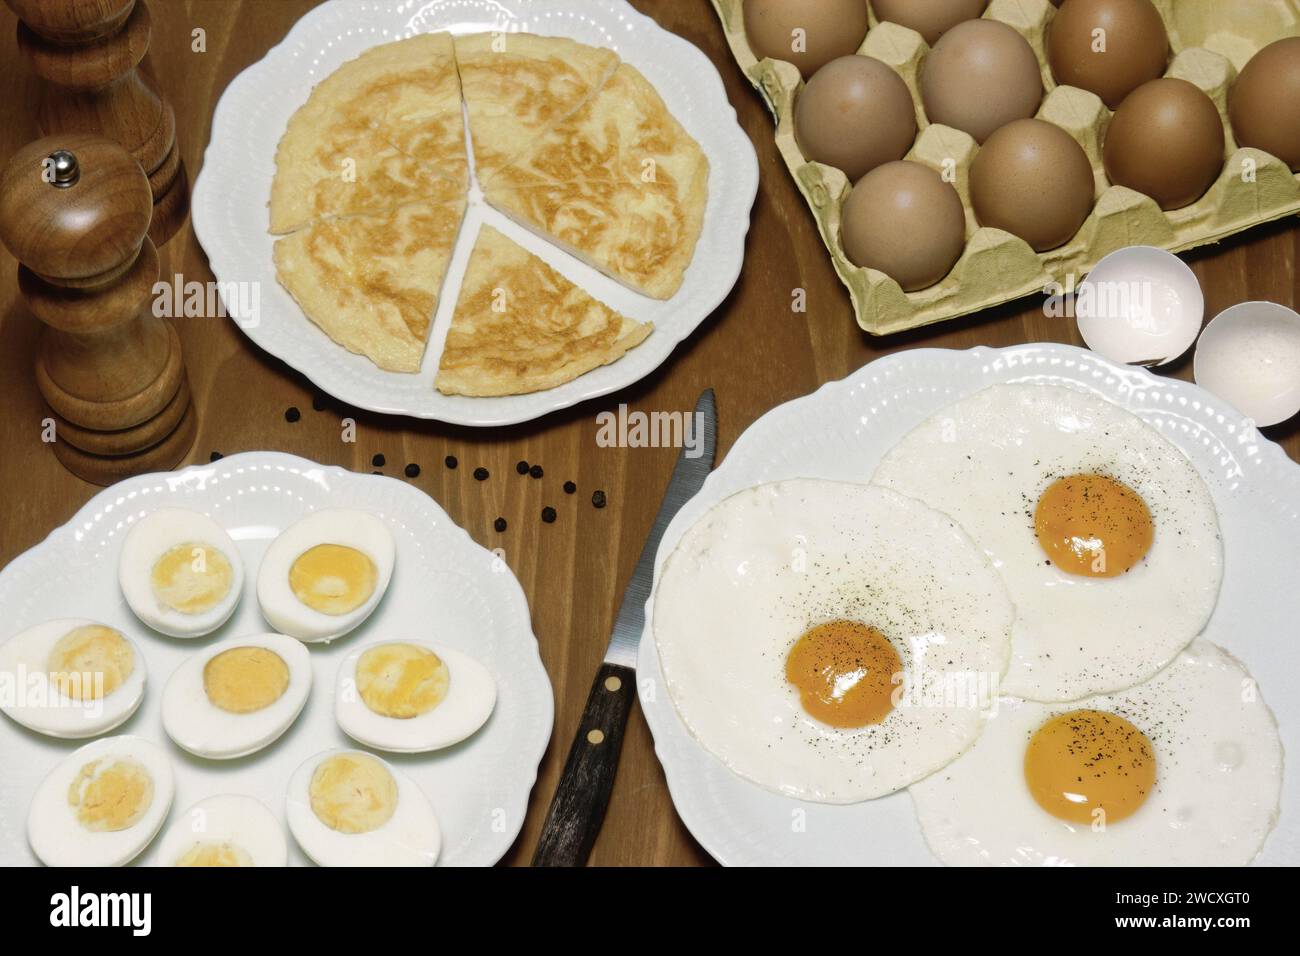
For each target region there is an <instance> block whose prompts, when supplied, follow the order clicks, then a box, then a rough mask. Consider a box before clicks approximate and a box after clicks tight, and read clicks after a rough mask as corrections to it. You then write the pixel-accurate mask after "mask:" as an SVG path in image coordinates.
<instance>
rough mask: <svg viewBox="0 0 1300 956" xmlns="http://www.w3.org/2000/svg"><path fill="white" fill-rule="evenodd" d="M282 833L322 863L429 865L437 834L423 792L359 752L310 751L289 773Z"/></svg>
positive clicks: (438, 840)
mask: <svg viewBox="0 0 1300 956" xmlns="http://www.w3.org/2000/svg"><path fill="white" fill-rule="evenodd" d="M286 807H287V816H288V821H289V830H290V832H292V833H293V837H294V839H295V840H297V841H298V845H299V846H301V847H302V849H303V852H304V853H306V854H307V855H308V856H309V857H311V858H312V859H313V860H315V861H316V862H317V863H319V864H320V865H321V866H432V865H433V864H434V862H435V861H436V860H437V859H438V851H439V850H440V849H441V848H442V831H441V829H440V828H439V826H438V818H437V816H435V814H434V812H433V806H432V804H430V803H429V798H428V797H426V796H425V795H424V793H423V791H421V790H420V788H419V787H418V786H417V785H416V784H415V782H414V781H413V780H412V779H411V778H410V777H408V776H407V775H406V774H404V773H402V772H401V771H400V770H397V769H395V768H393V767H392V766H391V765H389V764H388V763H386V762H384V761H383V760H380V759H379V758H378V757H376V756H374V755H372V754H368V753H365V752H363V751H360V750H330V751H326V752H325V753H321V754H317V755H316V756H314V757H312V758H311V759H310V760H308V761H307V762H306V763H304V764H302V766H300V767H299V768H298V769H297V770H295V771H294V774H293V777H292V778H291V779H290V781H289V794H288V799H287V803H286Z"/></svg>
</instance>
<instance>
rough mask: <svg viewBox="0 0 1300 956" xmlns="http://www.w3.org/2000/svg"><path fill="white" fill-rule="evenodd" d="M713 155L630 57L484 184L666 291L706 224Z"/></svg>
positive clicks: (603, 262)
mask: <svg viewBox="0 0 1300 956" xmlns="http://www.w3.org/2000/svg"><path fill="white" fill-rule="evenodd" d="M708 180H709V161H708V159H707V158H706V157H705V155H704V152H703V150H701V149H700V146H699V144H698V143H697V142H696V141H695V140H694V139H692V138H691V136H690V134H688V133H687V132H686V130H685V129H683V128H682V126H681V124H680V123H678V122H677V120H676V119H675V118H674V117H673V115H672V114H671V113H670V112H669V111H668V108H667V107H666V106H665V105H664V102H663V100H662V99H661V98H660V96H659V94H658V92H657V91H656V90H655V88H654V87H653V86H652V85H651V84H650V83H649V81H647V80H646V78H645V77H644V76H642V75H641V73H640V72H639V71H638V70H636V69H635V68H634V67H631V66H629V65H628V64H626V63H624V64H622V65H621V66H619V67H618V69H617V70H616V71H615V72H614V75H613V76H612V77H611V78H610V79H609V81H608V82H607V83H606V84H605V85H604V86H603V87H602V88H601V89H600V91H599V92H598V93H596V95H595V96H593V97H592V98H591V99H590V100H588V101H587V102H586V103H585V104H583V105H582V106H581V107H579V109H578V110H577V111H576V112H574V113H573V114H572V115H571V116H569V117H568V118H567V119H564V120H561V121H560V122H559V123H557V124H556V125H555V126H554V127H552V128H551V129H550V130H549V131H548V132H546V133H544V134H543V135H542V136H541V137H539V138H538V140H537V141H536V142H535V143H534V144H533V145H532V146H531V147H530V148H529V149H527V150H526V151H525V152H524V153H523V154H522V155H520V156H519V157H517V158H516V159H515V160H514V161H513V162H512V163H511V164H510V165H509V166H507V167H505V168H503V169H501V170H500V171H499V172H498V173H497V174H496V175H495V176H493V177H492V178H491V179H490V180H488V181H487V183H486V184H485V186H484V192H485V195H486V197H487V200H488V201H489V202H490V203H492V204H493V205H494V206H496V207H497V208H498V209H500V210H501V211H502V212H504V213H505V214H506V215H508V216H510V217H512V218H513V219H515V220H516V221H518V222H520V223H521V224H523V225H524V226H526V227H528V228H530V229H532V230H533V231H535V232H537V233H539V234H541V235H542V236H543V237H544V238H546V239H548V240H550V241H552V242H555V243H557V244H559V245H560V246H561V247H563V248H564V249H566V250H568V251H569V252H571V253H573V254H574V255H576V256H578V257H579V258H581V259H583V260H585V261H586V262H588V263H590V264H591V265H593V266H595V267H596V268H598V269H600V270H601V271H603V272H605V273H607V274H608V275H610V276H613V277H614V278H615V279H618V280H619V281H621V282H623V283H625V284H626V285H628V286H630V287H632V288H633V289H636V290H637V291H639V292H642V293H644V294H646V295H649V296H653V297H655V298H658V299H667V298H670V297H671V296H672V295H673V294H674V293H675V292H676V291H677V290H678V289H679V288H680V287H681V284H682V280H683V278H684V276H685V272H686V268H687V266H689V265H690V263H691V259H692V258H693V257H694V255H695V245H696V242H697V241H698V239H699V236H700V230H701V228H702V226H703V222H704V207H705V205H706V203H707V201H708Z"/></svg>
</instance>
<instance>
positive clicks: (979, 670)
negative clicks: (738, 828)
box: [653, 479, 1014, 803]
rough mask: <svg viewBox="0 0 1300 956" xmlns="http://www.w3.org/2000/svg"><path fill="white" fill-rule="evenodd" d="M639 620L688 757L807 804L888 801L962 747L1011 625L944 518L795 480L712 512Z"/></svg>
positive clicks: (992, 685) (988, 580)
mask: <svg viewBox="0 0 1300 956" xmlns="http://www.w3.org/2000/svg"><path fill="white" fill-rule="evenodd" d="M653 611H654V613H653V621H654V626H653V632H654V639H655V644H656V646H657V648H658V651H659V659H660V662H661V664H662V666H663V673H664V680H665V683H666V685H667V689H668V693H669V696H670V697H671V698H672V701H673V704H674V706H675V707H676V709H677V713H678V714H679V715H680V716H681V718H682V721H683V722H684V723H685V724H686V726H687V727H688V728H689V729H690V731H691V733H692V734H694V735H695V737H696V739H698V740H699V741H700V743H701V744H702V745H703V746H704V747H705V749H707V750H708V751H709V752H710V753H712V754H713V755H714V756H715V757H717V758H718V759H719V760H721V761H722V763H723V764H725V765H726V766H727V767H729V768H730V769H731V770H732V771H734V772H735V773H737V774H740V775H741V776H742V777H745V778H747V779H749V780H751V781H753V782H754V783H757V784H759V785H760V786H763V787H766V788H767V789H769V790H773V791H776V792H778V793H782V794H786V795H788V796H791V797H795V798H798V799H801V800H812V801H817V802H821V803H852V802H856V801H860V800H866V799H870V798H872V797H878V796H881V795H883V794H887V793H891V792H893V791H895V790H898V789H900V788H901V787H905V786H907V785H908V784H909V783H912V782H913V781H915V780H919V779H920V778H922V777H924V776H925V775H926V774H928V773H931V772H933V771H934V770H936V769H938V768H939V767H942V766H943V765H944V764H946V763H948V762H949V761H950V760H952V759H953V758H954V757H956V756H957V755H958V754H960V753H961V752H962V751H963V750H965V749H966V748H967V747H969V746H970V745H971V743H972V742H973V741H974V740H975V738H976V736H977V735H978V734H979V732H980V728H981V726H982V724H983V718H982V709H983V707H984V706H985V705H987V704H988V703H990V702H991V701H992V699H993V697H994V696H995V695H996V693H997V682H998V680H999V678H1000V677H1001V675H1002V672H1003V670H1004V669H1005V668H1006V664H1007V659H1008V655H1009V652H1010V640H1011V622H1012V618H1013V616H1014V609H1013V607H1012V605H1011V601H1010V599H1009V598H1008V597H1007V593H1006V589H1005V587H1004V586H1003V584H1002V581H1001V579H1000V578H999V577H998V574H997V572H996V571H995V570H994V569H993V567H992V565H991V564H990V563H989V561H988V559H987V558H986V557H985V556H984V555H983V554H982V553H981V552H980V550H979V549H978V548H976V547H975V545H974V544H973V543H972V542H971V540H970V539H969V538H968V537H967V536H966V534H965V532H963V531H962V530H961V529H960V528H959V527H958V526H957V525H956V524H954V523H953V522H952V521H951V520H949V519H948V518H947V517H946V516H944V515H942V514H940V513H939V512H937V511H934V510H933V509H931V508H928V507H926V506H925V505H923V504H921V503H920V502H918V501H916V500H914V499H911V498H907V497H905V496H903V495H900V494H897V493H895V492H892V491H888V490H886V489H883V488H873V487H871V486H868V485H858V484H845V483H841V482H833V481H815V480H806V479H799V480H793V481H781V482H776V483H774V484H766V485H760V486H758V487H756V488H750V489H748V490H746V491H742V492H740V493H738V494H735V495H733V496H731V497H730V498H727V499H726V500H725V501H722V502H721V503H719V504H717V505H715V506H714V507H713V508H712V509H711V510H710V511H709V512H708V513H707V514H705V515H704V516H703V517H702V518H700V519H699V520H698V521H697V522H696V523H695V524H694V525H693V526H692V527H691V528H690V529H688V530H687V531H686V533H685V534H684V535H683V536H682V538H681V540H680V541H679V542H678V544H677V547H676V548H675V549H674V550H673V552H672V554H671V555H669V557H668V558H667V560H666V561H665V562H664V565H663V567H662V569H661V570H660V573H659V576H658V581H657V585H656V588H655V593H654V609H653Z"/></svg>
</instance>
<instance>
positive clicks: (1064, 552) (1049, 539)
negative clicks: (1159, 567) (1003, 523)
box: [1034, 475, 1155, 578]
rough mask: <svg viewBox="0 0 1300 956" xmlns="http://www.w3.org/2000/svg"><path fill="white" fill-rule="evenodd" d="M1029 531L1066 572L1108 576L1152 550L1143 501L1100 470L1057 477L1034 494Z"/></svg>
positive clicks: (1118, 571) (1054, 561)
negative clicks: (1032, 514)
mask: <svg viewBox="0 0 1300 956" xmlns="http://www.w3.org/2000/svg"><path fill="white" fill-rule="evenodd" d="M1034 531H1035V533H1036V534H1037V535H1038V543H1039V544H1040V545H1041V546H1042V548H1043V550H1044V551H1045V552H1047V556H1048V558H1050V559H1051V561H1052V563H1053V564H1055V565H1056V566H1057V567H1058V568H1060V569H1061V570H1062V571H1064V572H1066V573H1067V574H1078V575H1083V576H1084V577H1091V578H1113V577H1115V576H1116V575H1120V574H1123V573H1124V572H1125V571H1128V570H1129V569H1130V568H1132V567H1133V566H1134V565H1135V564H1137V563H1138V562H1139V561H1141V560H1142V559H1143V558H1144V557H1146V554H1147V552H1148V551H1150V550H1151V541H1152V538H1153V537H1154V534H1155V532H1154V527H1153V525H1152V521H1151V512H1150V510H1149V509H1148V508H1147V506H1146V502H1144V501H1143V500H1142V498H1141V497H1140V496H1139V495H1138V493H1137V492H1135V491H1134V490H1133V489H1132V488H1130V487H1129V486H1128V485H1125V484H1123V483H1122V482H1118V481H1116V480H1115V479H1114V478H1108V477H1106V476H1105V475H1070V476H1068V477H1065V478H1058V479H1057V480H1056V481H1054V482H1052V484H1051V485H1049V486H1048V488H1047V490H1046V491H1044V492H1043V495H1042V497H1041V498H1039V499H1038V507H1037V508H1036V509H1035V510H1034Z"/></svg>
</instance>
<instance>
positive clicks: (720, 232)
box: [191, 0, 758, 426]
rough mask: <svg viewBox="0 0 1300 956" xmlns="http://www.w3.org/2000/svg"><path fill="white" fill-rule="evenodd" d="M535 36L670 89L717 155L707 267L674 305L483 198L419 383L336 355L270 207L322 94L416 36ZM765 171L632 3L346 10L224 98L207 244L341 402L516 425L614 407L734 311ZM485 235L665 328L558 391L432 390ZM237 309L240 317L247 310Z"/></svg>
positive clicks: (682, 117) (475, 193) (681, 47)
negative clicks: (615, 62) (278, 164)
mask: <svg viewBox="0 0 1300 956" xmlns="http://www.w3.org/2000/svg"><path fill="white" fill-rule="evenodd" d="M499 29H505V30H509V31H530V32H534V33H540V34H544V35H549V36H565V37H571V38H573V39H575V40H578V41H581V42H583V43H588V44H592V45H597V46H604V47H608V48H609V49H612V50H614V51H615V52H616V53H618V54H619V56H621V57H622V58H623V59H624V60H626V61H627V62H628V63H631V64H632V65H633V66H635V67H636V68H637V69H638V70H640V71H641V72H642V73H644V74H645V75H646V77H647V78H648V79H649V80H650V81H651V82H652V83H653V84H654V85H655V87H656V88H657V89H658V90H659V93H660V94H661V95H662V96H663V98H664V101H665V102H666V103H667V105H668V107H669V109H670V110H672V112H673V114H674V115H675V116H676V117H677V119H678V120H679V121H680V122H681V124H682V125H683V126H684V127H685V128H686V130H687V131H688V132H689V133H690V134H691V135H692V136H693V137H695V139H696V140H697V141H698V142H699V144H700V146H701V147H702V148H703V150H704V153H705V155H706V156H708V159H709V166H710V175H709V199H708V205H707V207H706V209H705V213H704V226H703V232H702V233H701V235H700V240H699V244H698V246H697V247H696V250H695V259H694V260H693V262H692V263H691V266H690V268H689V269H688V270H687V273H686V279H685V282H684V283H683V284H682V287H681V289H680V291H678V293H677V294H676V295H674V296H673V297H672V298H671V299H669V300H667V301H663V302H661V301H658V300H655V299H650V298H648V297H646V296H643V295H639V294H637V293H635V292H632V291H631V290H630V289H628V288H626V287H624V286H622V285H620V284H619V283H618V282H615V281H614V280H613V279H610V278H609V277H607V276H605V275H602V274H601V273H600V272H598V271H597V270H595V269H592V268H590V267H589V266H587V265H585V264H583V263H581V262H579V261H578V260H577V259H575V258H573V257H571V256H569V255H568V254H566V253H564V252H562V251H560V250H559V249H558V248H556V247H555V246H552V245H550V244H548V243H546V242H545V241H544V240H541V239H539V238H537V237H536V236H534V235H533V234H532V233H530V232H528V231H527V230H526V229H524V228H523V227H521V226H519V225H517V224H516V223H514V222H513V221H512V220H510V219H508V218H507V217H505V216H503V215H501V214H500V213H498V212H496V210H494V209H491V208H490V207H488V206H487V205H486V204H485V203H484V202H483V199H482V194H481V193H480V192H479V190H478V188H477V186H475V187H474V189H473V190H472V192H471V195H470V211H469V214H468V217H467V219H466V221H465V224H464V225H463V226H462V227H461V235H460V239H459V242H458V245H457V248H456V255H455V256H454V257H453V259H452V262H451V267H450V270H449V272H448V275H447V280H446V283H445V285H444V287H443V294H442V299H441V301H440V302H439V305H438V312H437V315H436V316H435V319H434V325H433V330H432V332H431V333H430V337H429V348H428V351H427V353H426V354H425V357H424V365H423V369H422V371H421V372H420V373H419V374H414V375H405V374H401V373H397V372H385V371H383V370H382V369H379V368H377V367H376V366H375V365H374V364H372V363H371V362H370V361H369V360H367V359H365V358H362V357H361V356H358V355H353V354H351V353H350V352H348V351H347V350H346V349H344V348H342V347H340V346H338V345H335V344H334V343H333V342H332V341H330V339H329V338H328V337H327V336H326V335H325V334H324V333H323V332H321V331H320V330H319V329H318V328H317V327H316V326H315V325H313V324H312V323H311V322H310V321H308V320H307V318H306V317H305V316H304V315H303V314H302V311H301V310H300V309H299V308H298V305H297V304H296V303H295V302H294V300H293V298H292V297H291V296H290V295H289V294H288V293H287V292H286V291H285V290H284V289H283V288H282V287H281V286H280V284H279V283H278V282H277V281H276V278H275V266H274V264H273V263H272V260H271V248H272V245H273V239H274V237H272V236H271V235H270V234H268V232H267V227H268V225H269V222H268V214H267V203H268V202H269V201H270V196H271V180H272V177H273V176H274V174H275V148H276V144H277V143H279V141H280V137H281V135H282V134H283V133H284V129H285V125H286V124H287V123H288V122H289V117H290V116H292V115H293V113H294V111H295V110H297V109H298V107H299V106H301V105H302V104H303V102H305V101H306V99H307V95H308V94H309V93H310V92H311V89H312V87H313V86H314V85H315V84H317V83H319V82H320V81H321V80H322V79H324V78H325V77H326V76H328V75H329V74H330V73H332V72H334V70H335V69H337V68H338V67H339V66H340V65H341V64H343V63H344V62H345V61H347V60H350V59H352V58H353V57H355V56H357V55H359V54H360V53H362V52H364V51H365V50H367V49H369V48H370V47H372V46H375V45H377V44H380V43H385V42H388V41H390V40H395V39H398V38H400V37H403V36H410V35H412V34H416V33H427V32H433V31H437V30H450V31H451V32H452V33H473V32H481V31H486V30H499ZM757 191H758V159H757V157H756V155H755V153H754V147H753V145H752V144H751V143H750V141H749V138H748V137H747V136H746V135H745V133H744V131H743V130H741V128H740V126H739V124H738V123H737V122H736V113H735V110H733V109H732V107H731V104H730V103H729V102H728V100H727V94H726V90H725V89H724V88H723V85H722V78H721V77H720V76H719V75H718V71H717V70H716V69H715V68H714V66H713V64H712V62H710V60H709V58H708V57H706V56H705V55H704V54H703V53H701V52H700V51H699V50H698V49H696V48H695V47H694V46H693V45H691V44H690V43H688V42H687V41H686V40H683V39H682V38H681V37H678V36H676V35H674V34H672V33H669V32H667V31H666V30H663V29H661V28H660V27H659V26H658V25H657V24H656V23H655V22H654V21H653V20H651V19H650V18H649V17H646V16H643V15H641V14H640V13H637V12H636V11H635V10H633V9H632V8H631V7H630V6H628V5H627V4H626V3H624V2H622V0H431V2H426V3H418V2H415V0H407V2H401V3H393V2H387V3H385V2H371V0H366V2H362V0H347V2H345V0H334V2H330V3H324V4H322V5H321V6H319V7H317V8H315V9H314V10H312V11H311V12H310V13H308V14H307V15H306V16H304V17H303V18H302V19H301V20H299V21H298V23H297V24H296V25H295V26H294V28H293V29H292V30H291V31H290V32H289V35H288V36H287V37H286V38H285V40H284V41H283V42H282V43H281V44H280V45H279V46H277V47H275V48H274V49H272V50H271V51H270V52H268V53H267V54H266V56H265V57H263V58H262V60H261V61H260V62H258V63H255V64H254V65H252V66H250V67H249V68H248V69H246V70H245V71H244V72H243V73H241V74H239V76H237V77H236V78H235V79H234V80H233V81H232V82H231V84H230V86H228V87H227V88H226V91H225V93H224V94H222V97H221V101H220V102H219V103H218V104H217V109H216V113H215V114H214V116H213V119H212V138H211V141H210V143H209V145H208V149H207V152H206V153H205V154H204V157H203V170H202V172H201V174H200V175H199V177H198V181H197V182H196V183H195V185H194V196H193V201H192V213H191V215H192V218H193V221H194V232H195V234H196V235H197V236H198V239H199V242H200V243H201V244H202V246H203V248H204V250H205V251H206V252H207V254H208V261H209V263H210V264H211V266H212V271H213V274H214V275H215V276H216V277H217V279H218V281H220V282H223V283H226V282H255V283H257V288H258V289H259V290H260V317H259V320H258V321H257V322H256V323H253V322H252V321H250V315H249V314H248V310H245V311H244V312H241V310H240V308H239V303H237V302H234V301H228V302H226V307H227V309H228V310H230V314H231V317H232V318H233V319H234V320H235V322H236V324H237V325H238V326H239V327H240V328H241V329H242V330H243V331H244V333H245V334H246V335H247V336H248V337H249V338H250V339H252V340H253V341H254V342H256V343H257V344H258V345H259V346H260V347H262V348H263V349H265V350H266V351H268V352H270V353H271V354H272V355H275V356H276V357H278V358H280V359H283V360H284V361H285V362H287V363H288V364H289V365H291V366H293V367H294V368H296V369H297V370H298V371H300V372H302V373H303V374H304V375H306V376H307V377H308V378H310V379H311V380H312V381H313V382H315V383H316V384H317V385H318V386H320V388H322V389H324V390H325V391H326V392H328V393H330V394H331V395H333V396H335V397H336V398H339V399H342V400H343V401H345V402H348V403H350V404H352V405H355V406H357V407H360V408H368V409H372V410H374V411H377V412H387V413H393V414H401V415H410V416H412V417H415V418H431V419H437V420H438V421H443V422H450V423H454V424H460V425H484V426H486V425H505V424H511V423H514V422H521V421H527V420H528V419H532V418H537V417H538V416H540V415H545V414H547V413H548V412H553V411H555V410H557V409H561V408H567V407H569V406H570V405H573V404H576V403H577V402H580V401H583V400H585V399H588V398H594V397H595V396H598V395H605V394H608V393H609V392H613V391H615V390H617V389H620V388H623V387H625V386H627V385H630V384H632V383H633V382H635V381H638V380H639V379H641V378H643V377H644V376H646V375H648V374H650V373H651V372H652V371H654V370H655V369H656V368H658V367H659V366H660V365H661V364H662V363H663V362H664V360H665V359H667V358H668V356H669V355H670V354H671V353H672V351H673V349H674V348H675V347H676V346H677V344H678V343H679V342H681V341H682V340H683V339H684V338H686V337H687V336H688V335H690V334H691V333H692V332H693V331H695V328H696V327H697V326H698V325H699V324H700V323H701V322H702V321H704V319H705V318H706V317H707V316H708V315H709V314H710V313H711V312H712V311H713V310H714V309H715V308H717V306H718V305H719V304H720V303H721V302H722V300H723V299H724V298H725V297H726V295H727V293H728V292H730V291H731V288H732V286H733V285H735V283H736V279H737V278H738V277H739V275H740V267H741V263H742V261H743V259H744V254H745V235H746V233H747V232H748V231H749V212H750V209H751V207H752V206H753V204H754V197H755V195H756V194H757ZM480 223H488V224H491V225H493V226H495V227H496V228H498V229H500V230H501V231H502V232H504V233H505V234H506V235H508V236H510V237H511V238H512V239H514V240H515V241H517V242H519V243H520V244H521V245H523V246H524V247H525V248H527V249H529V250H531V251H532V252H534V253H536V254H537V255H539V256H541V257H542V258H543V259H544V260H546V261H547V262H548V263H550V265H552V266H553V267H555V268H556V269H558V270H559V271H560V272H561V273H563V274H564V275H566V276H567V277H568V278H569V279H571V280H573V281H574V282H576V283H578V284H579V285H581V286H582V287H583V288H585V289H586V290H587V291H588V292H590V293H591V294H592V295H594V296H596V297H597V298H598V299H601V300H602V301H604V302H606V303H607V304H608V305H610V306H612V307H613V308H614V309H617V310H618V311H620V312H622V313H623V314H624V315H627V316H629V317H631V318H634V319H640V320H643V321H645V320H648V321H652V322H654V324H655V331H654V333H653V334H652V335H651V336H650V337H649V338H648V339H647V340H646V341H645V342H643V343H642V344H641V345H639V346H637V347H636V348H635V349H633V350H632V351H630V352H628V353H627V354H626V355H625V356H623V358H621V359H619V360H618V361H617V362H614V363H613V364H612V365H607V366H604V367H602V368H598V369H595V370H593V371H591V372H588V373H587V374H586V375H582V376H579V377H578V378H577V379H575V380H573V381H572V382H568V383H566V384H564V385H561V386H559V387H557V388H553V389H549V390H547V391H544V392H536V393H534V394H531V395H511V396H505V397H500V398H469V397H465V396H448V395H442V394H440V393H439V392H437V391H436V390H435V389H434V387H433V376H434V374H435V373H436V371H437V367H438V357H439V355H441V352H442V342H443V340H444V339H445V337H446V334H447V326H448V325H449V324H450V322H451V313H452V310H453V308H454V306H455V302H456V296H457V293H458V292H459V289H460V281H461V278H462V276H463V275H464V272H465V266H466V264H467V262H468V260H469V253H470V249H471V247H472V246H473V241H474V237H475V236H476V235H477V231H478V227H479V224H480ZM232 306H233V307H234V308H232Z"/></svg>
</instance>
